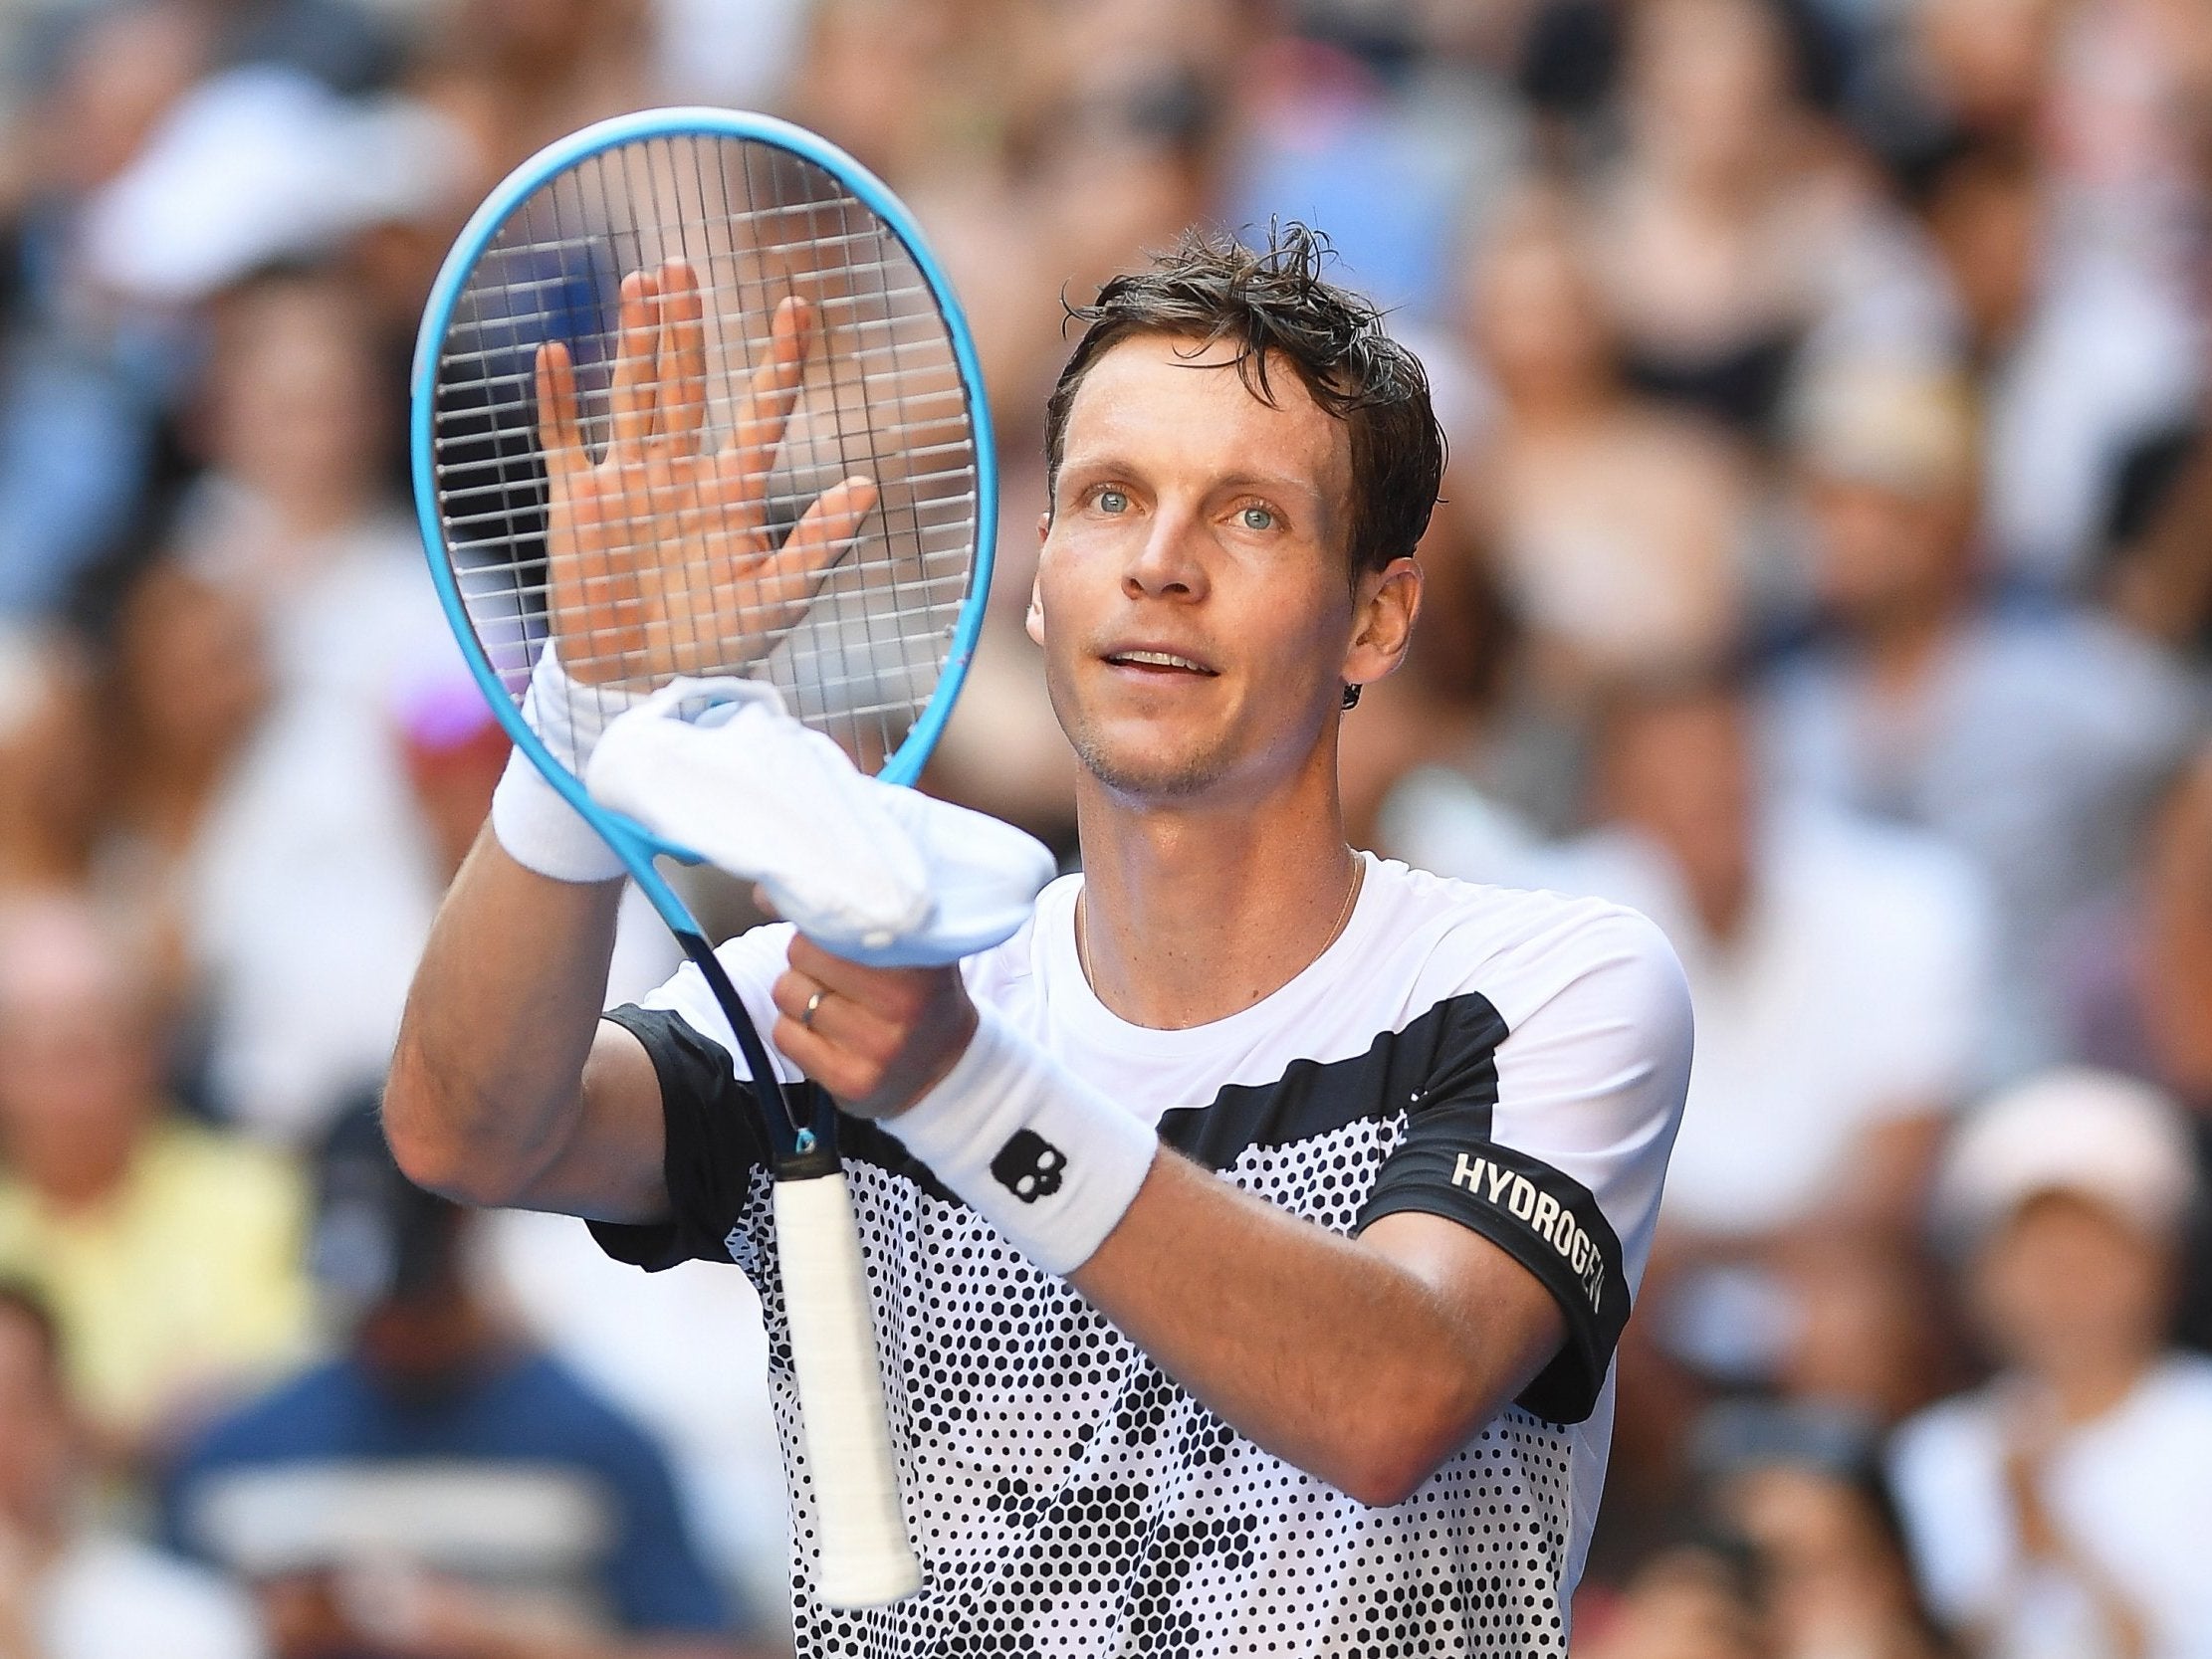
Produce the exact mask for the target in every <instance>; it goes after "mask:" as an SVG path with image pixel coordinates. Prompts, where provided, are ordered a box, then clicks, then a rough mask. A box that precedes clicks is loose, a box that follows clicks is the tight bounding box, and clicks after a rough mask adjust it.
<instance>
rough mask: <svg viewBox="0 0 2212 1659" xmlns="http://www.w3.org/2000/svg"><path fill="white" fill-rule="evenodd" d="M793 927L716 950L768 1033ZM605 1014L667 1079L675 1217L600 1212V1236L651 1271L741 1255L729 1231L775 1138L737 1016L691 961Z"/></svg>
mask: <svg viewBox="0 0 2212 1659" xmlns="http://www.w3.org/2000/svg"><path fill="white" fill-rule="evenodd" d="M790 933H791V930H790V929H789V928H780V927H779V928H756V929H754V930H753V931H752V932H751V933H746V934H745V935H743V936H742V937H740V938H737V939H733V940H732V941H730V942H729V943H728V944H725V945H723V946H722V948H721V949H720V950H718V951H717V952H716V954H717V955H719V956H720V957H721V959H722V963H723V966H724V967H725V968H726V969H727V970H728V972H729V975H730V980H731V983H732V984H733V985H735V986H736V987H737V990H738V994H739V996H740V997H742V998H743V999H744V1001H745V1005H746V1008H747V1011H748V1012H749V1013H750V1014H751V1015H752V1017H753V1021H754V1023H755V1025H756V1026H758V1027H759V1028H760V1030H761V1031H762V1032H764V1033H766V1032H767V1031H769V1030H770V1029H772V1028H773V1026H774V1003H773V1002H772V1001H771V999H770V991H771V989H772V987H773V986H774V983H775V976H776V974H777V973H779V972H780V971H781V970H782V965H783V957H784V952H785V951H786V950H787V949H788V948H789V937H790ZM602 1017H603V1018H605V1019H608V1020H611V1021H613V1022H614V1023H615V1024H616V1025H619V1026H621V1027H622V1028H623V1029H624V1030H625V1031H627V1032H629V1033H630V1034H631V1035H632V1036H634V1037H635V1038H637V1040H638V1041H639V1042H640V1043H641V1044H643V1045H644V1048H645V1053H646V1056H647V1057H648V1058H649V1059H650V1060H651V1061H652V1063H653V1074H654V1076H655V1077H656V1078H658V1079H659V1081H660V1093H661V1126H662V1135H663V1140H664V1143H665V1144H664V1150H663V1152H662V1157H661V1170H662V1176H663V1179H664V1181H665V1182H666V1184H667V1187H668V1202H669V1219H668V1220H666V1221H661V1222H652V1223H648V1224H646V1225H643V1226H631V1225H624V1224H620V1223H616V1222H610V1221H592V1222H589V1223H587V1225H588V1226H589V1227H590V1229H591V1236H592V1237H593V1238H594V1239H595V1240H597V1242H598V1245H599V1248H600V1249H602V1250H604V1251H605V1252H606V1253H607V1254H608V1255H610V1256H612V1257H613V1258H614V1259H615V1260H616V1261H619V1262H627V1263H629V1264H630V1265H631V1266H633V1267H642V1268H644V1269H646V1270H647V1271H648V1272H658V1271H659V1270H661V1269H662V1268H668V1267H674V1266H675V1265H676V1264H677V1263H678V1262H687V1261H710V1262H729V1261H731V1260H733V1259H734V1258H733V1256H732V1254H731V1250H730V1245H729V1240H730V1237H731V1235H732V1234H733V1233H734V1232H736V1231H737V1230H738V1227H739V1224H740V1222H741V1220H742V1219H743V1218H744V1215H745V1212H746V1207H747V1203H748V1200H749V1198H750V1196H751V1193H752V1190H753V1181H754V1176H755V1174H756V1173H757V1172H758V1171H760V1170H761V1169H764V1168H766V1167H767V1165H768V1146H767V1144H766V1141H765V1140H764V1138H763V1136H762V1133H761V1128H760V1121H759V1111H758V1106H757V1104H756V1096H755V1092H754V1085H753V1082H752V1079H751V1076H750V1075H749V1073H748V1072H747V1069H746V1065H745V1060H744V1057H743V1056H742V1055H741V1054H740V1053H739V1052H738V1044H737V1038H736V1037H735V1036H734V1035H733V1034H732V1032H731V1030H730V1022H729V1020H728V1019H727V1018H726V1017H725V1016H724V1014H723V1011H722V1008H721V1006H720V1004H718V1003H717V1002H716V1001H715V998H714V993H713V992H712V991H711V990H709V989H708V987H707V983H706V979H705V976H704V975H702V974H701V973H700V971H699V970H698V968H696V967H694V966H693V965H692V964H691V963H689V962H686V963H685V964H684V965H683V967H682V968H680V969H679V970H678V971H677V973H676V975H675V976H674V977H673V978H671V979H670V980H669V981H668V982H667V983H666V984H664V985H662V986H661V987H660V988H659V989H658V990H655V991H653V992H652V993H651V994H650V995H648V996H646V997H644V998H642V999H641V1000H640V1001H638V1002H635V1003H625V1004H623V1005H622V1006H621V1007H619V1008H614V1009H611V1010H609V1011H608V1012H607V1013H606V1014H605V1015H604V1016H602ZM763 1040H764V1042H765V1041H766V1038H765V1036H764V1039H763ZM770 1054H771V1055H772V1057H773V1058H774V1060H775V1061H776V1062H777V1064H778V1076H779V1077H780V1079H781V1080H782V1081H783V1082H785V1083H790V1082H794V1081H797V1080H798V1075H799V1074H798V1072H797V1070H796V1069H795V1068H792V1067H790V1066H789V1065H788V1062H786V1061H784V1060H783V1057H782V1056H781V1055H780V1054H776V1053H775V1052H774V1049H773V1048H771V1049H770ZM809 1087H810V1086H809Z"/></svg>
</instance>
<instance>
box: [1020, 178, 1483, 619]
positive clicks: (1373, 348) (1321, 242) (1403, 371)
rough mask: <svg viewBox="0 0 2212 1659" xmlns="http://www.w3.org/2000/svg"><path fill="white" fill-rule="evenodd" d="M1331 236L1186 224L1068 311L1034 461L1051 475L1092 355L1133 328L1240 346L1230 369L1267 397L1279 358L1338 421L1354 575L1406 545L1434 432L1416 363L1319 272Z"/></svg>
mask: <svg viewBox="0 0 2212 1659" xmlns="http://www.w3.org/2000/svg"><path fill="white" fill-rule="evenodd" d="M1330 258H1331V252H1330V248H1329V244H1328V239H1327V238H1325V237H1323V236H1321V235H1320V234H1319V233H1318V232H1315V231H1312V230H1309V229H1307V228H1306V227H1305V226H1304V225H1301V224H1298V223H1297V222H1295V221H1292V222H1291V223H1289V224H1286V225H1280V226H1269V228H1268V237H1267V245H1266V246H1265V247H1264V248H1260V249H1253V248H1248V247H1246V246H1245V245H1244V244H1242V243H1241V242H1238V241H1236V240H1235V239H1233V238H1231V237H1226V236H1217V235H1211V234H1208V233H1206V232H1203V231H1188V232H1186V233H1185V234H1184V236H1183V239H1182V240H1181V241H1180V242H1178V243H1177V244H1176V246H1175V247H1174V248H1173V249H1171V250H1170V251H1169V252H1167V253H1165V254H1161V255H1159V256H1158V257H1156V258H1155V259H1154V261H1153V262H1152V265H1151V266H1150V267H1149V268H1148V269H1146V270H1143V271H1135V272H1129V273H1127V274H1125V275H1122V276H1119V277H1116V278H1114V279H1113V280H1112V281H1111V282H1109V283H1107V284H1106V286H1105V287H1104V288H1102V289H1100V290H1099V291H1098V298H1097V299H1096V300H1095V301H1094V302H1092V303H1091V304H1090V305H1087V306H1070V307H1068V308H1067V311H1068V316H1069V317H1070V319H1072V320H1073V321H1076V322H1080V323H1082V324H1083V336H1082V338H1081V339H1080V340H1078V341H1077V342H1076V346H1075V351H1074V353H1073V355H1071V356H1070V357H1069V358H1068V360H1067V366H1066V367H1065V368H1063V369H1061V370H1060V378H1059V383H1058V384H1057V385H1055V386H1054V387H1053V388H1052V397H1051V400H1050V401H1049V402H1048V403H1047V404H1046V405H1045V414H1044V459H1045V466H1046V470H1047V476H1048V477H1049V478H1050V479H1052V480H1054V481H1055V482H1056V481H1057V479H1058V477H1059V471H1060V457H1061V454H1062V452H1063V449H1064V447H1065V444H1066V440H1067V420H1068V412H1069V410H1070V409H1071V408H1072V407H1073V406H1074V403H1075V394H1076V391H1077V390H1078V389H1079V388H1080V387H1081V385H1082V383H1083V377H1084V375H1085V374H1087V373H1089V372H1090V368H1091V365H1092V364H1093V363H1095V362H1097V361H1098V359H1099V358H1100V357H1101V356H1103V355H1105V353H1106V352H1107V351H1109V350H1110V349H1112V348H1113V347H1114V346H1116V345H1119V344H1120V343H1121V342H1122V341H1123V340H1125V339H1129V338H1131V337H1132V336H1135V335H1138V334H1172V335H1179V336H1181V337H1183V338H1186V339H1189V340H1191V341H1193V342H1195V345H1196V346H1197V347H1198V348H1200V349H1203V348H1204V347H1206V346H1209V345H1213V344H1215V343H1216V342H1217V341H1221V340H1228V341H1232V342H1234V344H1235V346H1236V357H1235V359H1234V363H1235V368H1236V372H1237V374H1238V376H1239V377H1240V378H1241V379H1242V380H1243V382H1244V385H1245V387H1246V389H1247V390H1249V391H1250V392H1251V394H1252V395H1253V396H1254V397H1256V398H1258V399H1260V400H1261V401H1262V402H1264V403H1267V404H1269V405H1272V404H1273V403H1274V401H1275V399H1274V394H1273V391H1272V388H1271V387H1270V386H1269V385H1268V379H1267V376H1268V371H1269V368H1270V366H1273V367H1278V368H1279V367H1280V366H1282V365H1284V364H1287V365H1288V366H1289V367H1290V369H1291V370H1292V372H1294V373H1295V374H1296V375H1297V376H1298V379H1299V382H1300V383H1301V384H1302V385H1304V387H1305V389H1306V392H1307V394H1308V395H1309V396H1310V397H1312V399H1313V401H1314V402H1315V403H1316V404H1318V405H1319V406H1320V407H1321V408H1322V409H1324V410H1326V411H1327V412H1328V413H1329V414H1330V415H1332V416H1334V417H1335V418H1336V419H1338V420H1340V421H1342V422H1344V424H1345V427H1346V429H1347V432H1348V435H1349V436H1350V438H1351V446H1352V491H1351V502H1350V504H1349V506H1350V512H1349V514H1348V515H1347V519H1348V522H1349V523H1350V525H1351V534H1350V537H1349V542H1350V544H1349V547H1348V548H1347V551H1348V553H1349V555H1350V562H1351V575H1352V577H1353V578H1354V579H1355V580H1356V579H1357V578H1359V577H1360V576H1362V575H1366V574H1369V573H1371V572H1374V571H1378V570H1381V569H1383V568H1384V567H1385V566H1386V565H1388V564H1389V563H1390V562H1391V560H1393V559H1397V558H1404V557H1406V556H1407V555H1409V554H1410V553H1412V552H1413V550H1414V546H1415V544H1416V543H1417V542H1419V541H1420V540H1421V537H1422V532H1423V531H1424V530H1426V529H1427V528H1428V527H1429V516H1430V513H1431V512H1432V511H1433V510H1434V509H1435V507H1436V505H1437V492H1438V488H1439V486H1440V485H1441V483H1442V481H1443V466H1444V443H1443V430H1442V428H1440V427H1439V426H1438V424H1437V416H1436V411H1435V410H1434V409H1433V408H1432V407H1431V406H1430V399H1429V375H1428V373H1427V371H1426V370H1424V369H1423V368H1422V366H1421V359H1420V358H1418V357H1416V356H1415V355H1414V354H1413V353H1412V352H1411V351H1409V350H1407V349H1406V347H1404V346H1403V345H1401V344H1399V343H1398V342H1397V341H1396V340H1394V339H1392V338H1391V337H1390V335H1389V334H1388V333H1386V332H1384V329H1383V317H1382V312H1381V311H1378V310H1377V309H1376V308H1375V306H1374V305H1373V304H1372V303H1370V302H1369V301H1368V300H1366V299H1364V298H1363V297H1361V296H1360V295H1358V294H1355V293H1354V292H1353V291H1352V290H1350V289H1348V288H1345V287H1342V286H1341V285H1339V284H1336V283H1332V282H1330V281H1328V280H1327V279H1326V278H1324V277H1323V276H1322V275H1321V272H1322V268H1323V267H1324V266H1325V265H1326V263H1327V262H1328V260H1329V259H1330Z"/></svg>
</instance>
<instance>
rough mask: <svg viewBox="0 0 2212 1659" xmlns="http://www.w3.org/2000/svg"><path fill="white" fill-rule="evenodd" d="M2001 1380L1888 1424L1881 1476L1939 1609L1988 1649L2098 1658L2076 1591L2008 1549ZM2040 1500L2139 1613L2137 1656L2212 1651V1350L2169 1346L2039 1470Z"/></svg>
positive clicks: (2011, 1543)
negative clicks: (1980, 1634) (2210, 1565)
mask: <svg viewBox="0 0 2212 1659" xmlns="http://www.w3.org/2000/svg"><path fill="white" fill-rule="evenodd" d="M2003 1403H2004V1394H2003V1383H2002V1382H2001V1381H2000V1382H1998V1383H1993V1384H1991V1385H1990V1386H1989V1387H1986V1388H1982V1389H1978V1390H1976V1391H1975V1392H1973V1393H1970V1394H1961V1395H1959V1396H1958V1397H1956V1398H1955V1399H1949V1400H1945V1401H1944V1402H1943V1403H1942V1404H1940V1405H1937V1406H1933V1407H1930V1408H1929V1409H1928V1410H1926V1411H1924V1412H1922V1413H1921V1414H1920V1415H1919V1416H1917V1417H1915V1418H1913V1419H1912V1420H1911V1421H1910V1422H1908V1423H1906V1424H1905V1425H1904V1426H1903V1427H1902V1428H1901V1429H1899V1430H1898V1431H1897V1435H1896V1439H1895V1441H1894V1442H1893V1444H1892V1449H1891V1454H1890V1455H1891V1471H1890V1472H1891V1478H1892V1481H1893V1482H1894V1485H1895V1488H1896V1494H1897V1502H1898V1507H1899V1509H1900V1510H1901V1512H1902V1514H1903V1518H1904V1524H1905V1533H1906V1536H1907V1537H1908V1538H1909V1540H1910V1541H1911V1546H1912V1554H1913V1558H1914V1561H1915V1564H1916V1566H1917V1568H1918V1571H1919V1576H1920V1581H1921V1582H1922V1583H1923V1584H1925V1585H1926V1586H1927V1592H1928V1600H1929V1603H1930V1605H1931V1606H1932V1607H1933V1608H1934V1610H1935V1612H1936V1614H1937V1615H1938V1616H1939V1617H1941V1618H1943V1619H1944V1620H1945V1621H1946V1622H1948V1623H1951V1624H1953V1625H1956V1626H1961V1627H1964V1626H1968V1625H1973V1626H1978V1627H1980V1628H1982V1629H1984V1630H1986V1631H1988V1632H1989V1635H1990V1645H1989V1647H1988V1648H1987V1650H1986V1651H1987V1653H1988V1655H1989V1659H2106V1656H2107V1654H2109V1653H2110V1651H2111V1650H2110V1649H2109V1647H2108V1646H2107V1645H2106V1644H2104V1643H2103V1642H2102V1641H2101V1640H2100V1638H2099V1635H2098V1631H2099V1629H2100V1626H2099V1624H2098V1623H2097V1621H2096V1618H2095V1616H2094V1612H2093V1609H2092V1605H2091V1603H2090V1602H2089V1600H2088V1599H2087V1597H2086V1596H2085V1595H2084V1594H2083V1593H2082V1591H2081V1589H2080V1587H2079V1586H2078V1585H2076V1584H2073V1583H2071V1582H2069V1581H2067V1580H2065V1579H2063V1578H2061V1577H2059V1576H2058V1575H2056V1574H2055V1573H2053V1572H2051V1571H2050V1570H2049V1569H2048V1568H2046V1569H2043V1570H2041V1571H2031V1570H2030V1569H2029V1568H2028V1567H2027V1566H2026V1564H2025V1563H2023V1561H2022V1560H2021V1557H2020V1544H2019V1538H2018V1535H2017V1533H2016V1530H2015V1526H2014V1520H2013V1506H2012V1501H2011V1498H2010V1496H2009V1495H2008V1493H2007V1492H2006V1488H2005V1437H2004V1411H2003ZM2043 1501H2044V1507H2045V1509H2046V1511H2047V1512H2048V1513H2049V1515H2050V1517H2051V1520H2052V1523H2053V1525H2054V1526H2056V1527H2057V1528H2058V1529H2059V1530H2060V1532H2061V1533H2062V1534H2063V1536H2064V1537H2065V1539H2066V1541H2067V1544H2068V1545H2069V1547H2070V1548H2071V1550H2072V1551H2073V1552H2074V1553H2075V1554H2077V1555H2081V1556H2083V1557H2085V1558H2087V1559H2089V1560H2091V1561H2093V1562H2095V1563H2096V1564H2097V1565H2098V1566H2099V1567H2101V1569H2102V1572H2103V1575H2104V1577H2105V1578H2106V1580H2107V1581H2108V1582H2109V1583H2110V1584H2112V1585H2113V1586H2114V1587H2115V1588H2116V1589H2117V1590H2118V1592H2119V1593H2120V1594H2121V1595H2122V1596H2123V1597H2125V1598H2126V1600H2127V1601H2128V1603H2129V1604H2130V1605H2131V1606H2132V1607H2133V1608H2134V1610H2135V1612H2136V1613H2137V1614H2138V1615H2139V1616H2140V1617H2141V1618H2143V1619H2144V1620H2145V1622H2146V1623H2147V1625H2148V1630H2149V1641H2150V1646H2149V1652H2148V1656H2147V1659H2207V1656H2212V1571H2208V1570H2207V1568H2206V1556H2205V1552H2206V1547H2207V1541H2208V1540H2212V1360H2207V1359H2203V1358H2199V1357H2196V1356H2194V1355H2180V1354H2176V1355H2172V1356H2170V1357H2168V1358H2166V1359H2165V1360H2163V1361H2161V1362H2160V1363H2159V1364H2158V1365H2156V1366H2155V1367H2154V1368H2153V1369H2152V1370H2151V1371H2150V1372H2149V1373H2148V1374H2147V1375H2145V1376H2144V1377H2143V1379H2142V1380H2141V1381H2140V1382H2138V1383H2137V1384H2136V1385H2135V1387H2134V1389H2133V1390H2132V1391H2131V1392H2130V1393H2129V1394H2128V1395H2127V1397H2126V1398H2125V1399H2123V1400H2121V1401H2120V1402H2119V1403H2118V1404H2117V1405H2115V1406H2113V1407H2112V1408H2111V1409H2110V1410H2109V1411H2107V1412H2105V1413H2104V1415H2103V1416H2101V1417H2100V1418H2098V1419H2097V1420H2096V1421H2094V1422H2091V1423H2086V1424H2083V1425H2082V1426H2081V1427H2080V1428H2077V1429H2076V1430H2075V1431H2074V1432H2073V1433H2072V1434H2070V1435H2069V1436H2068V1437H2067V1439H2066V1440H2065V1442H2064V1443H2063V1444H2062V1445H2061V1446H2060V1447H2059V1449H2058V1450H2057V1452H2056V1453H2055V1454H2054V1455H2053V1456H2052V1457H2051V1459H2050V1461H2049V1463H2048V1464H2047V1465H2046V1467H2045V1472H2044V1483H2043Z"/></svg>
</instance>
